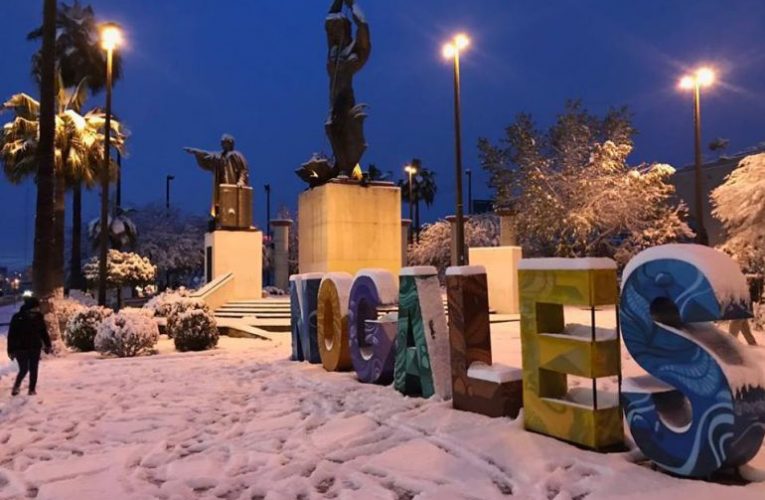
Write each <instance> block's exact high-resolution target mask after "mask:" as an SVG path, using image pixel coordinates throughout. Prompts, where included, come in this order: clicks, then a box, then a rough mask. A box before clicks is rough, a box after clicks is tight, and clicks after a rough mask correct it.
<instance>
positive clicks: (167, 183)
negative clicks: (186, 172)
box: [165, 175, 175, 210]
mask: <svg viewBox="0 0 765 500" xmlns="http://www.w3.org/2000/svg"><path fill="white" fill-rule="evenodd" d="M174 180H175V176H174V175H168V176H167V177H165V208H166V209H167V210H170V183H171V182H172V181H174Z"/></svg>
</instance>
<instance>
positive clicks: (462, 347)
mask: <svg viewBox="0 0 765 500" xmlns="http://www.w3.org/2000/svg"><path fill="white" fill-rule="evenodd" d="M446 291H447V296H448V300H449V347H450V351H451V372H452V406H453V407H454V408H456V409H458V410H465V411H472V412H475V413H481V414H483V415H486V416H489V417H505V416H507V417H512V418H515V417H517V416H518V413H519V412H520V410H521V406H523V397H522V392H521V371H520V370H519V369H517V368H511V367H508V366H504V365H500V364H498V363H494V364H492V357H491V334H490V331H489V289H488V285H487V281H486V269H484V268H483V267H481V266H464V267H450V268H449V269H447V271H446Z"/></svg>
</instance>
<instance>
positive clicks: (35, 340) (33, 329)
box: [8, 306, 51, 355]
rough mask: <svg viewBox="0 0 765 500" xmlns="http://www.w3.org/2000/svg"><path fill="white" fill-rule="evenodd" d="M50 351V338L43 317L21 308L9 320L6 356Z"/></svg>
mask: <svg viewBox="0 0 765 500" xmlns="http://www.w3.org/2000/svg"><path fill="white" fill-rule="evenodd" d="M43 347H45V349H46V350H48V349H50V347H51V345H50V337H49V336H48V329H47V328H46V327H45V321H44V320H43V315H42V314H40V312H39V311H35V310H33V309H29V308H27V307H24V306H22V308H21V310H20V311H19V312H17V313H16V314H14V315H13V318H11V326H10V328H9V329H8V354H9V355H11V354H13V353H14V352H16V351H40V350H41V349H42V348H43Z"/></svg>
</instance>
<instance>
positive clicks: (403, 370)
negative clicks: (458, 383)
mask: <svg viewBox="0 0 765 500" xmlns="http://www.w3.org/2000/svg"><path fill="white" fill-rule="evenodd" d="M394 386H395V388H396V390H397V391H399V392H401V393H402V394H406V395H408V396H422V397H424V398H429V397H431V396H433V395H434V394H435V395H438V397H440V398H442V399H450V398H451V395H452V380H451V366H450V362H449V331H448V329H447V326H446V314H445V313H444V303H443V300H442V299H441V286H440V284H439V283H438V271H437V270H436V268H435V267H430V266H427V267H406V268H404V269H402V270H401V274H400V277H399V296H398V336H397V337H396V363H395V370H394Z"/></svg>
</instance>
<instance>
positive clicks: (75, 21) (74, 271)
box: [27, 0, 122, 288]
mask: <svg viewBox="0 0 765 500" xmlns="http://www.w3.org/2000/svg"><path fill="white" fill-rule="evenodd" d="M56 28H57V35H56V65H57V67H58V71H59V74H60V79H61V85H62V87H63V88H72V87H75V86H77V85H80V84H81V82H83V81H87V85H88V88H89V89H90V91H91V92H92V93H94V94H95V93H97V92H99V91H100V90H101V89H103V88H104V87H105V85H106V55H105V53H104V51H103V50H102V48H101V47H100V45H99V42H98V39H99V33H98V22H97V21H96V16H95V13H94V11H93V8H92V7H91V6H89V5H87V6H83V5H82V4H81V3H80V2H79V0H75V1H74V3H73V4H72V5H71V6H70V5H67V4H65V3H63V2H62V3H61V4H60V5H59V7H58V11H57V15H56ZM41 35H42V28H38V29H37V30H35V31H32V32H31V33H29V35H27V38H28V39H29V40H36V39H38V38H40V36H41ZM40 61H41V54H40V52H38V53H36V54H35V55H34V56H32V75H33V76H34V77H35V78H36V79H38V80H39V78H40ZM112 64H113V68H112V69H113V72H112V76H113V80H114V81H115V82H116V81H117V80H119V78H120V77H121V75H122V58H121V56H120V54H119V53H115V54H114V59H113V62H112ZM83 101H84V99H83ZM70 181H71V180H70ZM67 185H68V186H71V188H72V191H73V196H72V241H71V243H72V251H71V260H70V281H69V286H70V288H84V287H85V277H84V276H83V274H82V258H81V256H82V248H81V246H82V184H81V183H79V182H77V181H76V179H74V182H70V183H68V184H67ZM88 187H91V186H90V185H88ZM61 189H64V188H63V186H62V187H60V188H59V191H57V192H58V193H59V194H60V191H61ZM62 214H63V212H62ZM58 224H61V225H62V227H63V224H64V222H63V220H62V221H61V222H58V221H57V225H58ZM62 234H63V233H62ZM63 245H64V241H63V239H62V240H61V241H56V246H57V250H56V254H57V255H58V254H59V251H60V253H61V255H62V256H63V254H64V252H63ZM59 248H60V250H59ZM56 269H57V271H56V272H57V279H58V280H60V281H62V280H63V276H64V262H63V257H62V258H61V260H60V262H57V263H56Z"/></svg>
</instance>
